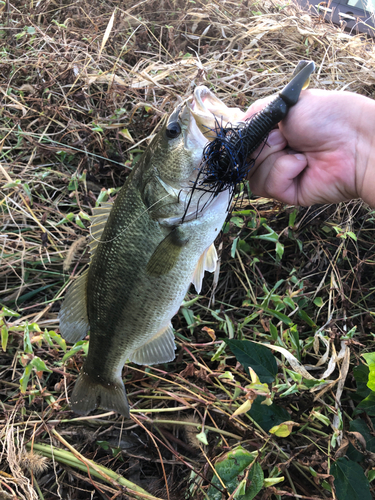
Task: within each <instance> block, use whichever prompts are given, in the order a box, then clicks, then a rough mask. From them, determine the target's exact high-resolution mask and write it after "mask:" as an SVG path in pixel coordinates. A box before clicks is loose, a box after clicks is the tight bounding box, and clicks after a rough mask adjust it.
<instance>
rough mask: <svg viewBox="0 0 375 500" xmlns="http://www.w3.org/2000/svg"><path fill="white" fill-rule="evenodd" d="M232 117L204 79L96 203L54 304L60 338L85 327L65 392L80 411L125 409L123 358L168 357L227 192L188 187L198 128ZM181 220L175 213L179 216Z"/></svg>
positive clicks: (198, 148) (207, 265)
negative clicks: (64, 289)
mask: <svg viewBox="0 0 375 500" xmlns="http://www.w3.org/2000/svg"><path fill="white" fill-rule="evenodd" d="M215 116H216V117H217V119H219V120H220V122H221V123H223V125H225V124H226V123H227V122H232V123H233V122H235V121H238V120H240V119H241V117H242V116H243V113H242V112H241V111H240V110H238V109H235V108H228V107H227V106H226V105H225V104H224V103H222V102H221V101H220V100H219V99H217V98H216V97H215V96H214V95H213V94H212V93H211V92H210V90H209V89H207V88H206V87H197V88H196V90H195V92H194V97H193V99H192V100H189V101H186V102H183V103H182V104H180V105H178V106H177V107H176V109H175V110H174V111H173V113H172V114H171V115H170V117H169V119H168V120H167V121H166V122H165V124H164V125H163V126H162V127H161V130H160V132H159V133H158V134H157V135H156V137H155V138H154V139H153V140H152V142H151V143H150V145H149V147H148V148H147V150H146V152H145V153H144V155H143V156H142V158H141V159H140V160H139V162H138V163H137V165H136V166H135V168H134V169H133V171H132V172H131V174H130V175H129V177H128V179H127V181H126V182H125V184H124V186H123V187H122V188H121V190H120V192H119V194H118V196H117V198H116V201H115V202H114V204H113V206H110V205H109V204H104V205H103V206H102V207H101V208H98V209H95V214H94V217H93V219H94V223H93V226H92V229H91V233H92V241H91V243H90V250H91V262H90V266H89V269H88V271H87V272H85V273H84V274H83V275H82V276H81V277H80V278H78V279H77V280H76V281H75V282H74V284H73V285H72V286H71V287H70V289H69V291H68V293H67V295H66V298H65V301H64V303H63V306H62V308H61V311H60V315H59V316H60V331H61V334H62V336H63V337H64V338H65V339H66V340H67V341H68V342H77V341H79V340H81V339H82V338H84V337H85V336H86V334H87V332H88V330H89V329H90V343H89V351H88V356H87V358H86V360H85V362H84V365H83V367H82V370H81V372H80V374H79V377H78V379H77V382H76V385H75V388H74V390H73V394H72V397H71V405H72V409H73V410H74V411H75V412H76V413H81V414H86V413H88V412H90V411H91V410H93V409H95V408H96V407H97V406H98V405H100V407H102V408H104V409H106V410H114V411H118V412H119V413H121V414H122V415H124V416H126V417H128V416H129V406H128V402H127V398H126V394H125V388H124V384H123V381H122V378H121V371H122V368H123V366H124V364H125V362H126V361H127V360H128V361H131V362H134V363H138V364H140V365H151V364H155V363H165V362H168V361H171V360H173V359H174V358H175V342H174V334H173V329H172V325H171V318H172V317H173V316H174V315H175V314H176V313H177V311H178V309H179V307H180V305H181V303H182V301H183V299H184V297H185V295H186V292H187V290H188V288H189V286H190V283H193V284H194V286H195V289H196V291H197V292H198V293H199V292H200V290H201V285H202V279H203V275H204V272H205V271H206V270H207V271H210V272H212V271H214V270H215V268H216V261H217V254H216V250H215V247H214V245H213V241H214V240H215V238H216V237H217V235H218V234H219V232H220V230H221V227H222V225H223V223H224V221H225V219H226V216H227V212H228V208H229V205H230V195H229V192H228V191H224V192H222V193H220V195H218V196H217V197H215V198H214V199H212V197H211V196H210V195H208V196H205V194H204V193H202V192H199V191H196V192H194V193H192V182H193V181H194V179H195V177H196V175H197V171H198V167H199V165H200V162H201V159H202V151H203V148H204V146H205V145H206V144H207V142H208V141H207V138H206V137H205V136H204V133H202V131H203V132H207V131H208V130H211V129H212V128H214V127H215ZM182 220H183V222H182Z"/></svg>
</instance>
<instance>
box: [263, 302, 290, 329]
mask: <svg viewBox="0 0 375 500" xmlns="http://www.w3.org/2000/svg"><path fill="white" fill-rule="evenodd" d="M263 311H264V312H266V313H268V314H271V315H272V316H274V317H275V318H277V319H278V320H280V321H282V322H283V323H285V324H286V325H288V326H291V325H293V321H292V320H291V319H290V318H289V317H288V316H287V315H286V314H283V313H281V312H279V311H275V310H274V309H268V307H264V308H263Z"/></svg>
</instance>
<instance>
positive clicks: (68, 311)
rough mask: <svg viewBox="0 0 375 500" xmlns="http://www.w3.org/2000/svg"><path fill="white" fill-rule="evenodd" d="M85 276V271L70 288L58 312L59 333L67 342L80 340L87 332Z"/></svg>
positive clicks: (86, 273)
mask: <svg viewBox="0 0 375 500" xmlns="http://www.w3.org/2000/svg"><path fill="white" fill-rule="evenodd" d="M87 275H88V271H85V272H84V273H83V274H82V275H81V276H80V277H79V278H77V279H76V281H75V282H74V283H73V284H72V285H71V286H70V288H69V289H68V292H67V294H66V296H65V300H64V302H63V305H62V306H61V309H60V312H59V319H60V332H61V335H62V337H63V338H64V339H65V340H66V341H67V342H72V343H75V342H78V341H79V340H82V339H83V338H84V337H85V336H86V334H87V332H88V330H89V319H88V316H87Z"/></svg>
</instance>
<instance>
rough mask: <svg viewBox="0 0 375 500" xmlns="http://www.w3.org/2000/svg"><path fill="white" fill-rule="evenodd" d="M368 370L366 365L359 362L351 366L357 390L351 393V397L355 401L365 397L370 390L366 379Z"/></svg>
mask: <svg viewBox="0 0 375 500" xmlns="http://www.w3.org/2000/svg"><path fill="white" fill-rule="evenodd" d="M369 373H370V370H369V367H368V366H367V365H365V364H364V363H361V364H360V365H359V366H355V367H354V368H353V375H354V378H355V381H356V382H357V390H356V392H354V393H353V394H352V396H351V397H352V398H353V399H354V400H355V401H360V400H361V399H364V398H367V396H368V395H369V394H370V392H371V390H370V389H369V388H368V387H367V381H368V376H369Z"/></svg>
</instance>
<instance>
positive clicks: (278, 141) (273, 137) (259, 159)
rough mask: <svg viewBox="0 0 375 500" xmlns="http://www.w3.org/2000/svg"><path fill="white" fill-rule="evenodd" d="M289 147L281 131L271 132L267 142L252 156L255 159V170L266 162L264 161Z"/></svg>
mask: <svg viewBox="0 0 375 500" xmlns="http://www.w3.org/2000/svg"><path fill="white" fill-rule="evenodd" d="M286 145H287V142H286V139H285V137H284V136H283V134H282V133H281V132H280V130H279V129H274V130H271V132H270V134H269V136H268V138H267V139H266V141H265V142H264V143H263V144H262V145H261V146H259V148H257V149H256V150H255V151H254V153H253V154H252V155H251V156H252V157H253V158H254V159H255V165H254V168H257V166H258V165H260V164H261V163H263V162H264V160H265V159H266V158H267V157H268V156H270V155H272V154H274V153H276V152H277V151H281V150H283V149H284V148H285V147H286Z"/></svg>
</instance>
